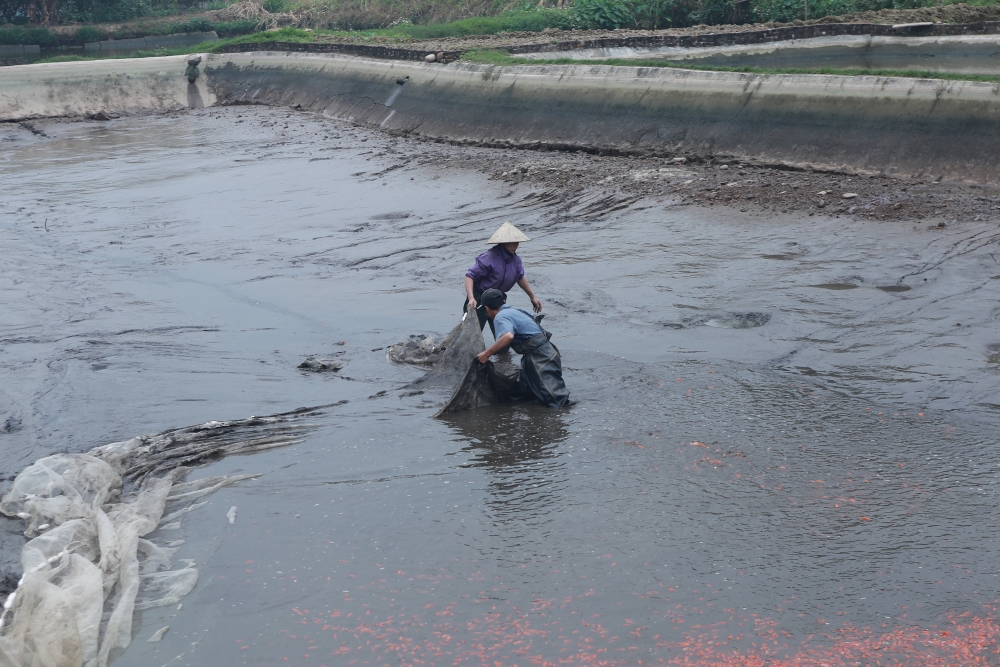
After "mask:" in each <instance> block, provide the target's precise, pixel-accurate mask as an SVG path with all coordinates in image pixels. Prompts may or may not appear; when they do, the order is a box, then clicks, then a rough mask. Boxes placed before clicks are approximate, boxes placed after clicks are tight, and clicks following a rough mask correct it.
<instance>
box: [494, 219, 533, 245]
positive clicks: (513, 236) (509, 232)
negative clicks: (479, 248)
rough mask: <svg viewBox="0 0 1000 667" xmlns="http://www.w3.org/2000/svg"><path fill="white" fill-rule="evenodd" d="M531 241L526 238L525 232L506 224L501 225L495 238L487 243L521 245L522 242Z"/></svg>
mask: <svg viewBox="0 0 1000 667" xmlns="http://www.w3.org/2000/svg"><path fill="white" fill-rule="evenodd" d="M530 240H531V239H529V238H528V237H527V236H525V235H524V232H522V231H521V230H520V229H518V228H517V227H515V226H514V225H512V224H510V223H509V222H505V223H503V224H502V225H500V229H498V230H496V232H494V233H493V236H491V237H490V240H489V241H487V243H489V244H494V243H520V242H521V241H530Z"/></svg>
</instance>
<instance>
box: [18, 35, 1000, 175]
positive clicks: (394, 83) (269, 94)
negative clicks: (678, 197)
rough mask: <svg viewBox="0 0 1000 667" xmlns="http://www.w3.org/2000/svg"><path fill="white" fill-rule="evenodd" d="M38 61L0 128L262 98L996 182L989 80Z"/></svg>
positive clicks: (503, 135)
mask: <svg viewBox="0 0 1000 667" xmlns="http://www.w3.org/2000/svg"><path fill="white" fill-rule="evenodd" d="M35 67H38V68H37V69H34V68H32V67H31V66H26V67H14V68H9V69H7V70H6V71H5V76H4V77H3V79H2V81H0V119H5V120H23V119H27V118H31V117H36V116H62V115H83V114H94V113H98V112H103V113H105V114H107V113H122V112H130V111H136V110H166V109H171V108H183V107H201V106H212V105H233V104H264V105H273V106H290V107H296V108H299V109H303V110H310V111H317V112H321V113H323V114H326V115H329V116H334V117H337V118H341V119H345V120H349V121H351V122H354V123H359V124H362V125H366V126H369V127H373V128H379V129H381V130H383V131H386V132H389V133H392V134H397V135H401V136H412V137H421V138H426V139H433V140H444V141H449V142H457V143H470V144H478V145H485V146H510V147H525V148H541V149H556V150H568V151H576V150H583V151H587V152H600V153H605V154H615V153H620V154H638V155H661V156H669V157H685V158H687V159H689V160H704V159H712V158H715V157H725V158H735V159H739V160H744V161H751V162H754V163H758V164H770V165H780V166H785V167H790V168H796V169H819V170H828V171H829V170H835V171H846V172H858V173H867V174H883V175H891V176H899V177H910V178H914V177H915V178H931V179H934V180H941V179H943V180H948V181H973V182H980V183H996V182H1000V166H998V164H997V162H996V160H995V156H996V155H997V154H998V153H1000V131H998V130H1000V88H998V87H997V86H996V85H995V84H987V83H977V82H968V81H948V82H945V81H935V80H920V79H894V78H886V77H863V76H858V77H837V76H821V75H755V74H741V73H729V72H700V71H687V70H676V69H655V68H642V67H638V68H630V67H607V66H585V65H579V66H574V65H569V66H513V67H493V66H485V65H468V64H462V63H454V64H450V65H438V64H428V63H419V64H418V63H407V62H392V61H375V60H365V59H362V58H352V57H347V56H336V55H330V56H319V55H312V54H308V55H307V54H290V53H285V54H282V53H267V52H263V53H235V54H216V55H206V56H205V59H204V62H202V64H201V69H200V70H198V74H199V75H198V76H197V78H196V80H195V81H194V82H193V83H192V82H189V81H188V79H187V77H186V76H185V75H184V72H185V59H184V58H183V57H174V58H154V59H143V60H120V61H95V62H82V63H59V64H49V65H42V66H35ZM8 74H9V76H8Z"/></svg>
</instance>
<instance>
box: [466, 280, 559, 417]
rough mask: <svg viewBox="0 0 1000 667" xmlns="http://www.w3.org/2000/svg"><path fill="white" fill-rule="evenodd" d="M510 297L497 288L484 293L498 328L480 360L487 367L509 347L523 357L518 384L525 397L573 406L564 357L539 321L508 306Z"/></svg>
mask: <svg viewBox="0 0 1000 667" xmlns="http://www.w3.org/2000/svg"><path fill="white" fill-rule="evenodd" d="M506 301H507V296H506V295H505V294H504V293H503V292H501V291H500V290H497V289H489V290H486V291H485V292H483V295H482V298H481V299H480V301H479V302H480V303H481V304H482V305H483V310H485V311H486V316H487V317H488V318H489V319H490V321H491V322H492V323H493V326H494V327H495V328H496V342H495V343H493V345H491V346H490V347H488V348H487V349H486V350H484V351H483V352H481V353H480V354H479V356H478V357H476V358H477V359H478V360H479V363H481V364H485V363H486V362H487V361H489V359H490V357H491V356H492V355H494V354H496V353H498V352H502V351H503V350H506V349H507V348H508V347H511V348H513V349H514V351H515V352H517V353H518V354H520V355H521V372H520V373H519V374H518V378H517V384H518V387H519V389H520V391H521V395H522V396H523V397H525V398H527V397H529V396H532V397H534V398H535V399H536V400H538V402H540V403H543V404H544V405H547V406H549V407H550V408H561V407H563V406H566V405H569V403H570V400H569V391H568V390H567V389H566V384H565V383H564V382H563V377H562V356H561V355H560V354H559V350H558V349H557V348H556V346H555V345H553V344H552V343H551V342H550V341H549V338H551V334H549V333H548V332H546V331H545V330H544V329H542V327H541V326H539V325H538V323H537V322H536V321H535V319H534V318H533V317H532V316H531V315H529V314H528V313H526V312H525V311H523V310H519V309H517V308H511V307H510V306H508V305H507V303H506Z"/></svg>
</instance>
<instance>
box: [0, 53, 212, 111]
mask: <svg viewBox="0 0 1000 667" xmlns="http://www.w3.org/2000/svg"><path fill="white" fill-rule="evenodd" d="M203 55H204V54H203ZM187 58H188V56H165V57H161V58H130V59H127V60H92V61H82V62H71V63H44V64H37V65H19V66H14V67H6V68H4V71H3V75H2V76H0V121H16V120H22V119H26V118H39V117H53V116H83V115H88V114H95V113H97V112H98V111H104V112H106V113H119V114H121V113H130V112H136V111H168V110H171V109H185V108H190V107H202V106H211V105H213V104H215V97H214V96H213V95H212V92H211V90H209V89H208V87H207V86H206V83H205V78H204V77H199V78H198V79H197V81H195V83H188V81H187V79H186V78H185V77H184V70H185V68H186V67H187Z"/></svg>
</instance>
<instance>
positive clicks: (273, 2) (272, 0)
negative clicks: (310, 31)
mask: <svg viewBox="0 0 1000 667" xmlns="http://www.w3.org/2000/svg"><path fill="white" fill-rule="evenodd" d="M264 9H266V10H267V11H269V12H271V13H273V14H279V13H281V12H284V11H287V10H288V3H287V2H285V0H264Z"/></svg>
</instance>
